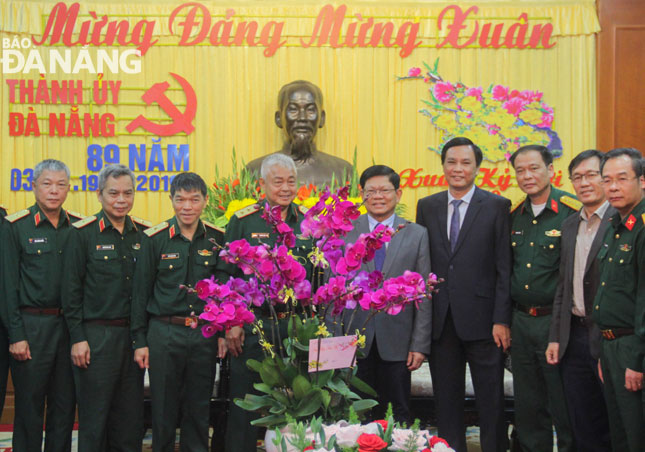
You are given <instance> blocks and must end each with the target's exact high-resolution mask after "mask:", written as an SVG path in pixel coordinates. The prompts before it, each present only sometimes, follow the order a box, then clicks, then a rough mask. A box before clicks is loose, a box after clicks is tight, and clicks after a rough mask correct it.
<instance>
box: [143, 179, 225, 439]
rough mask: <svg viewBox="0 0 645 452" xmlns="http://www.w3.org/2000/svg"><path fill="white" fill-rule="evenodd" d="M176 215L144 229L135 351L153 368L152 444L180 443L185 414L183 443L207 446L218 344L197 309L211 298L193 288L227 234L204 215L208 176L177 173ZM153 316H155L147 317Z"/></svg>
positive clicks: (214, 260)
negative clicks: (206, 334)
mask: <svg viewBox="0 0 645 452" xmlns="http://www.w3.org/2000/svg"><path fill="white" fill-rule="evenodd" d="M170 199H171V200H172V207H173V209H174V211H175V216H174V217H173V218H171V219H169V220H168V221H164V222H163V223H160V224H158V225H156V226H154V227H152V228H150V229H147V230H146V231H144V234H145V235H146V237H144V241H143V244H142V249H141V254H140V257H139V258H138V260H137V265H136V270H135V286H134V296H133V300H132V325H131V328H132V336H133V347H134V358H135V361H136V362H137V363H138V364H139V367H141V368H142V369H143V368H149V369H150V391H151V394H152V449H153V451H155V452H170V451H174V450H175V428H176V427H177V422H178V420H179V414H180V413H181V425H180V427H181V440H180V447H181V450H190V451H193V452H206V451H207V450H208V419H209V408H210V397H211V394H212V391H213V369H214V360H215V359H216V352H217V344H216V343H215V341H214V339H206V338H205V337H204V336H203V334H202V330H201V328H199V326H200V325H203V324H204V323H205V322H204V321H203V320H200V319H199V318H198V316H199V315H200V314H201V313H202V311H203V308H204V304H205V303H204V301H202V300H201V299H200V298H198V297H197V294H196V293H189V292H188V291H187V290H186V288H184V287H180V286H182V285H184V286H191V287H194V286H195V284H196V283H197V282H198V281H200V280H202V279H206V278H209V277H211V276H213V274H214V272H215V264H216V263H217V252H216V251H213V247H214V246H215V244H219V245H222V243H223V241H222V239H223V233H224V231H223V230H222V229H219V228H217V227H215V226H213V225H210V224H209V223H206V222H203V221H202V220H200V219H199V217H200V216H201V214H202V211H203V210H204V207H205V206H206V203H207V202H208V196H207V189H206V184H205V183H204V180H203V179H202V178H201V177H200V176H198V175H197V174H195V173H181V174H178V175H177V176H176V177H175V178H174V179H173V182H172V184H171V186H170ZM148 319H149V320H148Z"/></svg>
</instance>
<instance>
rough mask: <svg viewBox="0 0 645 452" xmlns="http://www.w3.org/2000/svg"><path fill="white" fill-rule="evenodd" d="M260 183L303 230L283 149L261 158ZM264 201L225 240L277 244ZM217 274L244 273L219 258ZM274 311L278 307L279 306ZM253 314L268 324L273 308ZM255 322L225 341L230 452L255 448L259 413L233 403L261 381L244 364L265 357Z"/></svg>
mask: <svg viewBox="0 0 645 452" xmlns="http://www.w3.org/2000/svg"><path fill="white" fill-rule="evenodd" d="M260 174H261V175H262V177H261V178H260V187H261V188H262V190H263V192H264V194H265V195H266V198H265V201H266V202H267V203H268V204H269V206H270V207H275V206H280V208H281V211H282V219H283V220H284V222H285V223H286V224H287V225H288V226H289V227H291V228H292V229H293V232H294V233H295V234H296V237H298V236H299V235H300V223H301V221H302V220H303V218H304V213H305V212H306V211H307V209H306V208H304V207H302V206H298V205H296V204H294V203H293V200H294V199H295V197H296V191H297V188H298V186H297V178H296V166H295V163H294V161H293V160H292V159H291V157H289V156H286V155H283V154H272V155H270V156H269V157H267V158H266V159H264V161H263V162H262V167H261V169H260ZM263 205H264V202H263V203H262V205H260V204H253V205H252V206H248V207H246V208H244V209H241V210H238V211H237V212H236V213H235V214H234V215H233V216H232V217H231V221H230V222H229V223H228V226H227V227H226V234H225V235H224V242H225V243H231V242H233V241H235V240H240V239H246V240H247V241H248V242H249V243H250V244H251V245H252V246H257V245H259V244H260V243H266V244H267V245H269V246H271V247H272V246H273V245H274V243H275V234H274V233H273V230H272V227H271V226H270V225H268V224H267V222H266V221H265V220H264V219H263V218H262V212H264V208H263ZM309 251H311V241H304V240H301V239H297V241H296V246H295V247H294V248H293V249H292V252H293V254H294V255H296V256H300V257H302V258H303V259H306V256H307V254H308V253H309ZM217 271H218V272H217V276H218V279H219V280H220V282H221V283H225V282H226V281H228V278H229V277H236V278H245V276H244V274H243V273H242V271H241V270H240V269H239V268H238V267H237V266H235V265H233V264H227V263H226V262H224V261H222V260H220V261H219V262H218V264H217ZM275 308H276V310H279V309H280V307H279V306H276V307H275ZM255 315H256V317H257V318H259V319H262V320H264V323H265V324H266V325H269V324H270V322H271V321H272V320H268V319H269V312H268V308H267V307H266V306H262V307H260V308H257V310H256V312H255ZM281 315H282V316H284V312H282V313H281V312H278V318H279V319H281V320H280V327H281V328H283V327H284V328H283V329H284V331H282V333H281V336H282V337H285V336H286V319H284V320H283V317H281ZM251 330H252V327H251V326H249V325H247V326H245V327H244V328H242V327H233V328H231V330H230V331H227V332H226V344H227V346H228V351H229V352H230V353H231V355H232V357H231V384H230V400H231V403H230V405H229V416H228V422H227V425H226V440H225V448H226V450H227V451H228V452H255V450H257V446H256V439H257V428H256V427H253V426H251V425H250V422H251V421H252V420H254V419H256V418H257V415H256V414H255V413H251V412H248V411H245V410H243V409H242V408H240V407H239V406H237V405H235V403H234V402H233V400H234V399H235V398H244V395H245V394H247V393H252V392H254V389H253V384H254V383H257V382H258V380H257V379H256V375H254V374H252V373H251V371H250V370H249V369H248V367H246V361H247V360H248V359H251V358H252V359H258V360H260V361H261V360H262V359H263V358H262V356H263V355H262V349H261V348H260V345H259V343H258V337H257V335H255V334H252V333H251Z"/></svg>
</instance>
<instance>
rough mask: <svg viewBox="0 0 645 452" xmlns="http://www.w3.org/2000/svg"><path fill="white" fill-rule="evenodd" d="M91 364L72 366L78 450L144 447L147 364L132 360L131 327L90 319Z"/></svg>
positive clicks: (133, 451) (136, 450)
mask: <svg viewBox="0 0 645 452" xmlns="http://www.w3.org/2000/svg"><path fill="white" fill-rule="evenodd" d="M83 329H84V330H85V335H86V337H87V342H88V343H89V345H90V365H89V366H88V368H87V369H81V368H79V367H76V366H74V381H75V383H76V395H77V399H78V422H79V426H78V451H79V452H103V451H119V452H141V443H142V441H143V370H142V369H139V366H138V365H137V364H136V363H135V362H134V352H133V351H132V341H131V339H130V328H128V327H127V326H125V327H120V326H107V325H99V324H96V323H92V322H87V323H85V324H84V325H83Z"/></svg>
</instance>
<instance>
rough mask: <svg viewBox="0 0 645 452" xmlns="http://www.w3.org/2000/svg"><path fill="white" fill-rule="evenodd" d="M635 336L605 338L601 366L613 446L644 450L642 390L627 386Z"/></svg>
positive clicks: (632, 451)
mask: <svg viewBox="0 0 645 452" xmlns="http://www.w3.org/2000/svg"><path fill="white" fill-rule="evenodd" d="M633 339H634V336H624V337H619V338H618V339H615V340H613V341H608V340H605V339H603V340H602V342H601V344H600V365H601V366H602V377H603V380H604V383H605V400H606V402H607V413H608V414H609V433H610V435H611V448H612V450H614V451H616V452H618V451H620V452H642V451H643V450H645V423H644V422H645V421H644V420H643V402H642V398H641V397H642V392H643V391H642V390H641V391H637V392H631V391H628V390H627V389H626V388H625V370H626V369H627V366H626V363H627V361H628V359H629V358H628V357H629V355H630V353H632V351H633V348H631V347H632V344H630V341H633Z"/></svg>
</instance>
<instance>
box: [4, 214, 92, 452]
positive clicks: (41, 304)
mask: <svg viewBox="0 0 645 452" xmlns="http://www.w3.org/2000/svg"><path fill="white" fill-rule="evenodd" d="M80 218H81V216H80V215H75V214H72V213H70V212H66V211H65V210H62V211H61V213H60V219H59V221H58V225H57V226H56V227H54V226H53V225H52V224H51V223H50V222H49V220H48V219H47V216H45V213H44V212H43V211H42V210H41V209H40V207H39V206H38V205H37V204H35V205H33V206H32V207H30V208H29V209H25V210H21V211H20V212H16V213H15V214H13V215H9V216H7V217H6V222H5V224H4V226H3V230H2V246H3V251H2V257H1V259H2V269H3V273H2V279H3V288H4V292H5V306H4V309H3V312H2V315H3V320H4V322H5V324H6V325H7V329H8V331H9V342H10V343H11V344H13V343H16V342H20V341H25V340H26V341H28V342H29V349H30V351H31V359H28V360H25V361H17V360H12V361H11V376H12V379H13V384H14V388H15V402H16V410H15V417H14V424H13V425H14V427H13V448H14V450H16V451H21V452H22V451H25V452H31V451H40V450H41V447H42V437H43V423H44V419H43V414H44V413H43V411H44V409H45V400H47V425H46V428H45V450H47V451H69V450H70V447H71V433H72V427H73V425H74V408H75V397H74V381H73V377H72V365H71V361H70V353H69V351H70V345H69V334H68V332H67V327H66V325H65V322H64V320H63V317H62V315H61V314H62V313H61V283H62V276H63V271H62V269H63V260H64V259H66V258H67V253H66V251H65V250H66V244H67V239H68V237H69V234H70V232H71V230H72V229H71V222H73V221H76V220H78V219H80Z"/></svg>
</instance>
